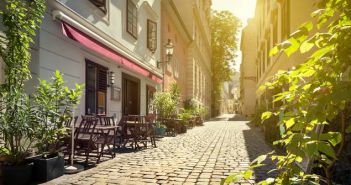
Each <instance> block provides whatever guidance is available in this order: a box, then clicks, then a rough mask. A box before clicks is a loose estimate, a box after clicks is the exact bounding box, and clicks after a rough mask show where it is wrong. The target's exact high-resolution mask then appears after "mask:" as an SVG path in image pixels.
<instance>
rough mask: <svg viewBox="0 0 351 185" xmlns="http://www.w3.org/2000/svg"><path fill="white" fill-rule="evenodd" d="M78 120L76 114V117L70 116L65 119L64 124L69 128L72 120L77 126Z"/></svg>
mask: <svg viewBox="0 0 351 185" xmlns="http://www.w3.org/2000/svg"><path fill="white" fill-rule="evenodd" d="M77 120H78V116H75V117H74V118H72V117H70V118H68V119H67V120H66V121H64V126H65V127H67V128H70V127H71V126H72V121H73V124H74V126H75V125H76V123H77Z"/></svg>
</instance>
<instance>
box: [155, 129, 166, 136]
mask: <svg viewBox="0 0 351 185" xmlns="http://www.w3.org/2000/svg"><path fill="white" fill-rule="evenodd" d="M155 134H156V136H164V135H165V134H166V128H155Z"/></svg>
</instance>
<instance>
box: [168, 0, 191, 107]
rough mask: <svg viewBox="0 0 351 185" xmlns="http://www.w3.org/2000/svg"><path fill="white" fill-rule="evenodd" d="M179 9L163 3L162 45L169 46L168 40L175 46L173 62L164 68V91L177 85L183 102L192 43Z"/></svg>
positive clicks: (185, 93)
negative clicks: (179, 14) (174, 84)
mask: <svg viewBox="0 0 351 185" xmlns="http://www.w3.org/2000/svg"><path fill="white" fill-rule="evenodd" d="M177 11H178V10H177V9H175V7H173V6H172V4H170V3H169V1H163V2H162V7H161V45H162V46H164V45H166V44H167V42H168V39H170V40H171V41H172V43H173V44H174V51H173V57H172V60H171V62H169V63H168V64H165V66H162V65H163V64H162V65H161V67H164V89H165V90H168V89H169V88H170V85H171V84H172V83H177V84H178V86H179V89H180V94H181V99H182V101H184V100H186V95H187V88H186V81H187V73H186V65H187V58H188V45H189V43H190V42H191V41H190V39H191V38H190V37H188V36H187V33H186V27H185V26H184V25H182V19H181V17H180V16H178V15H177ZM161 53H162V55H161V58H162V61H166V60H167V59H166V56H165V53H166V51H165V48H164V47H162V48H161Z"/></svg>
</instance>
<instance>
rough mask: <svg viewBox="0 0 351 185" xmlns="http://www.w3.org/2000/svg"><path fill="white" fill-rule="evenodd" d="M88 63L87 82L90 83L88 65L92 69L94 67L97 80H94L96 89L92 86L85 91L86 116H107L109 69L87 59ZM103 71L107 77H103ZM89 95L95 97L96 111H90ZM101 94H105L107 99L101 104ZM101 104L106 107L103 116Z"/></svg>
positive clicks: (86, 70)
mask: <svg viewBox="0 0 351 185" xmlns="http://www.w3.org/2000/svg"><path fill="white" fill-rule="evenodd" d="M85 61H86V69H85V80H86V81H88V76H89V74H88V65H90V67H93V68H94V69H95V70H94V72H95V74H94V76H95V80H94V83H95V84H94V87H90V86H88V85H87V86H86V89H85V114H86V115H89V114H90V115H93V114H96V115H106V114H107V99H108V95H107V85H108V84H107V83H108V82H107V76H108V68H107V67H104V66H102V65H100V64H97V63H95V62H93V61H91V60H89V59H85ZM101 71H105V75H106V76H105V77H104V78H103V77H101V73H100V72H101ZM101 81H104V82H105V84H101ZM88 93H92V94H93V95H94V96H95V108H94V109H95V111H93V112H91V111H88V109H89V107H90V106H88ZM101 93H104V95H105V97H104V102H100V101H99V95H101ZM99 103H102V104H103V105H104V110H103V112H104V113H102V114H100V113H99V105H100V104H99Z"/></svg>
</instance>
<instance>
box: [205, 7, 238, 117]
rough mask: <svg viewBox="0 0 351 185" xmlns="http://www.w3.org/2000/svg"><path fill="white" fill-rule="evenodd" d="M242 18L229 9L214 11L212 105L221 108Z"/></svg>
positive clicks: (211, 28) (212, 24)
mask: <svg viewBox="0 0 351 185" xmlns="http://www.w3.org/2000/svg"><path fill="white" fill-rule="evenodd" d="M240 26H241V23H240V20H239V19H238V18H237V17H235V16H234V15H233V14H232V13H230V12H229V11H220V12H218V11H213V12H212V18H211V22H210V30H211V47H212V60H211V69H212V85H213V86H212V106H213V107H214V109H217V110H218V108H219V106H220V104H219V99H220V97H221V90H222V86H223V82H225V81H228V80H230V78H231V76H232V75H233V69H232V68H231V66H232V65H233V63H234V58H235V52H236V51H237V49H238V48H237V44H238V43H237V42H238V38H237V33H238V31H239V28H240Z"/></svg>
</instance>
